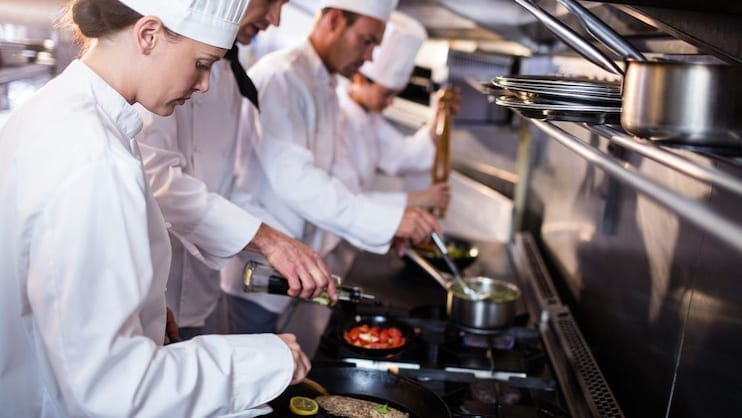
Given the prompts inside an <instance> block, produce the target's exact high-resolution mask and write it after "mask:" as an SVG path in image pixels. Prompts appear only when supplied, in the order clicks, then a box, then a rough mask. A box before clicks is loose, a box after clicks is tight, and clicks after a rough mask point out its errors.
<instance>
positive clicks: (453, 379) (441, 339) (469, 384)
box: [314, 305, 569, 417]
mask: <svg viewBox="0 0 742 418" xmlns="http://www.w3.org/2000/svg"><path fill="white" fill-rule="evenodd" d="M345 308H346V309H336V310H335V311H334V312H333V315H332V317H331V319H330V322H329V324H328V327H327V329H326V331H325V333H324V334H323V335H322V337H321V340H320V345H319V348H318V350H317V353H316V354H315V356H314V361H315V363H316V364H333V363H335V364H337V363H352V364H353V365H355V367H359V368H370V369H377V370H388V371H391V372H393V373H396V374H398V375H400V376H405V377H407V378H410V379H415V380H416V381H417V382H418V383H420V384H422V385H423V386H424V387H426V388H428V389H429V390H431V391H433V392H434V393H435V394H436V395H438V396H439V397H440V398H441V399H442V400H443V401H444V402H445V403H446V405H447V406H448V408H449V410H450V411H451V414H452V416H453V417H536V416H553V417H566V416H569V413H568V412H567V408H566V407H565V406H564V401H563V399H562V398H561V395H560V393H559V389H558V385H557V383H556V381H555V380H554V379H553V377H552V372H551V370H550V368H549V365H548V359H547V354H546V352H545V350H544V347H543V346H542V344H541V341H540V337H539V332H538V329H536V328H535V327H528V326H527V324H528V322H529V321H528V319H529V318H528V314H523V315H520V316H519V317H517V318H516V321H515V324H514V325H513V326H512V327H509V328H506V329H501V330H495V331H481V330H471V329H466V328H463V327H459V326H457V325H456V324H454V323H452V322H450V321H448V320H447V319H446V317H445V306H437V305H424V306H419V307H416V308H413V309H411V310H408V311H404V310H401V309H395V308H390V307H386V308H384V309H382V308H379V307H371V306H364V305H357V306H350V305H348V306H346V307H345ZM355 315H361V316H371V315H384V316H386V317H388V318H393V319H394V320H396V321H400V322H403V323H406V324H407V325H409V326H410V327H411V328H412V329H413V331H414V332H413V334H412V335H411V337H410V339H409V340H408V341H407V343H406V344H405V346H404V347H403V348H402V349H401V350H399V351H396V352H393V353H388V354H386V355H383V356H377V355H373V354H370V353H369V350H363V349H358V348H356V347H353V346H351V345H349V344H347V343H345V342H344V341H343V340H342V329H343V325H344V324H346V323H347V322H348V321H349V320H351V319H352V318H353V316H355Z"/></svg>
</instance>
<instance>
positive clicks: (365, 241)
mask: <svg viewBox="0 0 742 418" xmlns="http://www.w3.org/2000/svg"><path fill="white" fill-rule="evenodd" d="M249 75H250V77H251V78H252V79H253V81H254V82H255V84H256V86H257V87H258V92H259V96H260V97H259V99H260V115H259V121H260V126H259V127H258V128H259V129H256V128H255V127H254V126H250V121H251V120H253V119H254V113H255V112H256V110H255V109H254V108H252V107H247V106H244V107H243V112H244V113H245V116H244V117H243V120H242V121H243V123H244V125H243V135H244V137H243V139H242V140H243V141H247V143H249V144H250V145H251V149H250V153H251V155H252V157H251V158H252V159H253V160H254V161H256V162H257V164H252V165H251V166H250V170H249V172H248V173H247V174H246V175H247V176H248V178H247V179H242V180H241V181H240V182H239V183H240V184H242V185H243V186H244V187H246V188H247V190H249V191H250V192H252V193H253V194H254V195H255V196H256V197H257V199H258V201H259V203H260V204H261V205H262V206H263V207H264V208H265V209H266V210H267V211H268V212H270V214H271V215H272V216H273V217H274V218H275V219H276V220H277V221H278V222H280V224H281V225H283V226H284V227H285V229H286V230H287V231H288V232H289V234H290V235H291V236H293V237H295V238H297V239H300V240H302V241H303V242H304V243H306V244H307V245H309V246H310V247H312V248H313V249H314V250H315V251H318V252H319V253H320V255H322V256H325V255H326V254H325V250H326V249H327V247H325V246H324V245H323V244H324V243H325V240H326V238H327V234H328V233H332V234H337V235H339V236H341V237H343V238H345V239H346V240H347V241H349V242H350V243H351V244H353V245H355V246H357V247H359V248H362V249H365V250H368V251H372V252H376V253H384V252H386V251H388V249H389V243H390V241H391V239H392V237H393V236H394V232H395V231H396V229H397V227H398V226H399V223H400V222H401V219H402V215H403V213H404V207H403V206H399V205H391V204H388V203H386V202H383V201H379V200H376V199H373V198H371V197H369V196H363V195H360V194H355V193H353V192H352V191H350V190H348V188H347V187H346V186H345V185H344V184H343V183H342V182H341V181H340V180H338V179H335V178H333V177H332V176H331V169H332V165H333V161H334V159H335V151H336V150H335V147H336V142H337V135H338V126H337V123H338V115H339V113H340V109H339V106H338V103H337V96H336V93H335V88H336V86H337V81H336V78H335V76H334V75H332V74H330V73H329V72H328V71H327V69H326V68H325V66H324V64H323V63H322V60H321V59H320V58H319V56H318V55H317V52H316V51H315V50H314V48H313V47H312V45H311V44H310V43H309V41H308V40H307V41H305V42H303V43H302V44H300V45H298V46H296V47H292V48H288V49H283V50H280V51H276V52H273V53H271V54H268V55H266V56H265V57H263V58H262V59H261V60H260V61H258V62H257V63H256V64H255V65H254V66H253V67H252V68H251V69H250V71H249ZM240 272H241V265H240V264H239V262H237V261H233V262H232V263H231V264H230V266H228V267H227V268H226V269H225V270H224V271H223V273H222V289H223V290H224V291H225V292H227V293H229V294H232V295H234V296H240V297H243V298H246V299H251V300H253V301H254V302H257V303H259V304H261V305H263V306H264V307H265V308H267V309H269V310H272V311H274V312H280V311H281V310H282V309H283V308H284V307H285V306H286V301H285V300H283V301H282V300H279V299H278V298H277V297H275V296H273V295H262V294H246V293H244V292H242V291H241V281H242V277H241V274H239V273H240Z"/></svg>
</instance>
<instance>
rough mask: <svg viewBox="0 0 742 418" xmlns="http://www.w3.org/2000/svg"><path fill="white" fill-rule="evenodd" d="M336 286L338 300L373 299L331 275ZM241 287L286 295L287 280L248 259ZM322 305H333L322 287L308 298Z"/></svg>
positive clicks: (250, 290) (248, 290) (267, 267)
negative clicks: (313, 295) (313, 296)
mask: <svg viewBox="0 0 742 418" xmlns="http://www.w3.org/2000/svg"><path fill="white" fill-rule="evenodd" d="M332 278H333V280H334V281H335V287H336V288H337V294H338V300H344V301H349V302H355V303H358V302H360V301H362V300H369V301H375V299H376V298H375V297H374V296H373V295H369V294H366V293H363V289H362V288H360V287H355V286H341V283H342V279H341V278H340V276H336V275H334V274H333V275H332ZM242 289H243V290H244V291H245V292H259V293H270V294H273V295H287V293H288V291H289V281H288V280H287V279H286V278H285V277H283V276H281V275H280V274H279V273H278V272H277V271H276V270H275V269H273V268H272V267H270V266H267V265H265V264H262V263H259V262H257V261H248V262H247V263H245V268H244V269H243V271H242ZM310 301H311V302H314V303H317V304H319V305H323V306H333V305H335V302H334V301H333V300H332V299H330V295H329V294H328V293H327V289H323V290H322V293H320V294H319V296H317V297H315V298H313V299H311V300H310Z"/></svg>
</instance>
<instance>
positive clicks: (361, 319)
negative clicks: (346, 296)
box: [337, 315, 414, 356]
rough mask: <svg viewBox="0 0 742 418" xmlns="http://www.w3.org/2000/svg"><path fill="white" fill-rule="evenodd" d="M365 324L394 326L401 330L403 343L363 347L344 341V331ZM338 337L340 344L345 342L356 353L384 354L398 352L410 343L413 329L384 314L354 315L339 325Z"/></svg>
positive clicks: (384, 326)
mask: <svg viewBox="0 0 742 418" xmlns="http://www.w3.org/2000/svg"><path fill="white" fill-rule="evenodd" d="M363 324H366V325H368V326H377V327H379V328H389V327H396V328H397V329H399V330H400V331H401V332H402V336H403V337H404V339H405V342H404V344H402V345H400V346H399V347H394V348H364V347H358V346H355V345H353V344H350V343H349V342H347V341H345V338H344V334H345V332H346V331H350V330H351V329H353V328H355V327H357V326H360V325H363ZM337 332H338V335H337V337H338V339H340V341H341V342H342V344H345V346H346V347H347V348H349V349H351V350H353V351H356V352H358V353H363V354H367V355H369V356H386V355H387V354H394V353H398V352H399V351H401V350H402V349H404V348H405V347H407V346H408V345H409V344H410V340H411V339H412V337H413V336H414V331H413V330H412V327H410V326H409V325H407V324H406V323H404V322H402V321H398V320H395V319H393V318H389V317H386V316H384V315H356V316H354V317H353V318H351V319H350V320H349V321H347V322H345V323H344V324H343V325H341V326H340V327H339V328H338V330H337Z"/></svg>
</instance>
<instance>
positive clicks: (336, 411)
mask: <svg viewBox="0 0 742 418" xmlns="http://www.w3.org/2000/svg"><path fill="white" fill-rule="evenodd" d="M315 399H316V400H317V403H318V404H319V406H321V407H322V408H324V409H325V410H326V411H327V412H329V413H331V414H332V415H337V416H339V417H348V418H408V417H409V416H410V415H409V414H406V413H404V412H402V411H400V410H398V409H395V408H392V407H388V408H389V412H387V413H385V414H382V413H381V412H379V411H378V409H377V408H378V407H379V406H381V405H382V404H379V403H376V402H370V401H364V400H362V399H356V398H351V397H349V396H338V395H327V396H318V397H316V398H315Z"/></svg>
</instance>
